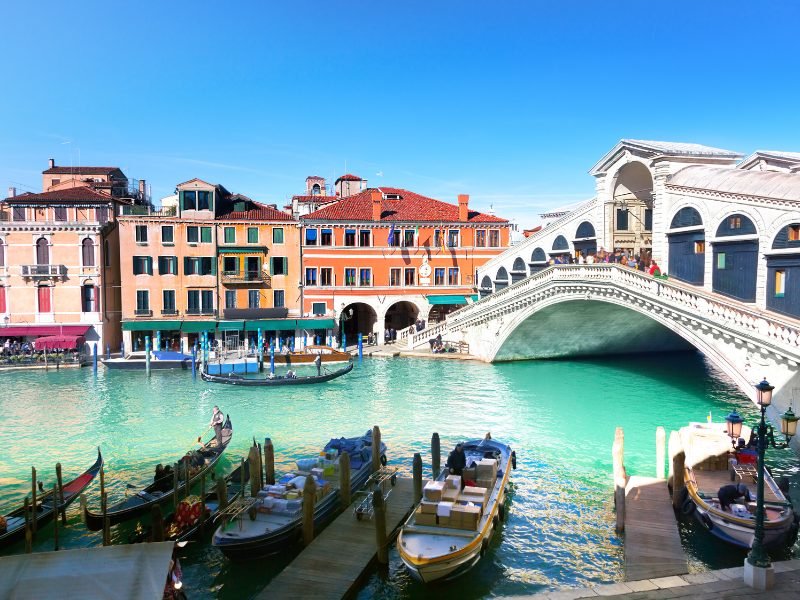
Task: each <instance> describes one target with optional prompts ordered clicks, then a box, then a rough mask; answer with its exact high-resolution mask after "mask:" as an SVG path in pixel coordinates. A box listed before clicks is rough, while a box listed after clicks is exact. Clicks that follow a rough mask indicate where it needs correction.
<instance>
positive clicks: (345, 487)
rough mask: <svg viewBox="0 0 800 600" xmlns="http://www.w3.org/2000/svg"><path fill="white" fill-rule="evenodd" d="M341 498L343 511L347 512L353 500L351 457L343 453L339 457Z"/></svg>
mask: <svg viewBox="0 0 800 600" xmlns="http://www.w3.org/2000/svg"><path fill="white" fill-rule="evenodd" d="M339 498H340V499H341V501H342V510H347V507H348V506H350V503H351V502H352V498H351V496H350V455H349V454H348V453H347V452H342V455H341V456H340V457H339Z"/></svg>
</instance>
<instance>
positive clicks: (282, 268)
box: [269, 256, 289, 275]
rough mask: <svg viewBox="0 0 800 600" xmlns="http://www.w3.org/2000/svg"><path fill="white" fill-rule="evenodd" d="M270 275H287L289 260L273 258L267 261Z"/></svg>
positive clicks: (278, 257)
mask: <svg viewBox="0 0 800 600" xmlns="http://www.w3.org/2000/svg"><path fill="white" fill-rule="evenodd" d="M269 267H270V275H288V273H289V259H288V258H287V257H285V256H273V257H272V258H270V259H269Z"/></svg>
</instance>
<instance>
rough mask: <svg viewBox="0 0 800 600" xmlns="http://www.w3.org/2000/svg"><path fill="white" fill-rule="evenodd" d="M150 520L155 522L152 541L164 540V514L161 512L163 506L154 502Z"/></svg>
mask: <svg viewBox="0 0 800 600" xmlns="http://www.w3.org/2000/svg"><path fill="white" fill-rule="evenodd" d="M150 520H151V521H152V523H153V533H152V539H151V540H150V541H151V542H163V541H164V515H163V514H162V513H161V506H159V505H158V504H154V505H153V507H152V508H151V509H150Z"/></svg>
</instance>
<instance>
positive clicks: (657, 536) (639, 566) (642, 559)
mask: <svg viewBox="0 0 800 600" xmlns="http://www.w3.org/2000/svg"><path fill="white" fill-rule="evenodd" d="M688 572H689V565H688V562H687V560H686V553H685V552H684V550H683V546H682V545H681V538H680V534H679V532H678V524H677V522H676V521H675V513H674V512H673V510H672V499H671V498H670V495H669V490H668V489H667V482H666V481H665V480H663V479H656V478H652V477H637V476H633V477H631V478H630V480H629V481H628V485H627V486H626V488H625V580H626V581H638V580H640V579H652V578H655V577H667V576H670V575H683V574H685V573H688Z"/></svg>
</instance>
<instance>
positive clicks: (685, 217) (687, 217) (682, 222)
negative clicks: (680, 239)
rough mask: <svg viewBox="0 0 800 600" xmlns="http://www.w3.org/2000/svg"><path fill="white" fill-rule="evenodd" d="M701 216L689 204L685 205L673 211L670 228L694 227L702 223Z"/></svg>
mask: <svg viewBox="0 0 800 600" xmlns="http://www.w3.org/2000/svg"><path fill="white" fill-rule="evenodd" d="M702 224H703V218H702V217H701V216H700V213H699V212H697V210H696V209H694V208H692V207H691V206H686V207H684V208H682V209H680V210H679V211H678V212H676V213H675V216H674V217H672V223H671V224H670V226H669V228H670V229H678V228H679V227H694V226H695V225H702Z"/></svg>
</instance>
